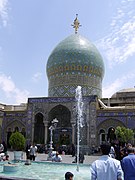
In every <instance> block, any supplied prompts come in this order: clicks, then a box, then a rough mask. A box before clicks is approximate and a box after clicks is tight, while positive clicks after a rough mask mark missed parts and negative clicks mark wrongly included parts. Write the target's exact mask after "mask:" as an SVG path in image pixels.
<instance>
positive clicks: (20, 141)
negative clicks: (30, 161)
mask: <svg viewBox="0 0 135 180" xmlns="http://www.w3.org/2000/svg"><path fill="white" fill-rule="evenodd" d="M25 141H26V140H25V137H24V136H23V135H22V134H21V133H20V132H17V131H16V132H14V133H12V134H11V136H10V138H9V144H10V145H11V146H12V148H13V149H14V150H17V151H20V150H23V149H24V147H25Z"/></svg>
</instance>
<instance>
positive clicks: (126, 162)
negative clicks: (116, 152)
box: [121, 147, 135, 180]
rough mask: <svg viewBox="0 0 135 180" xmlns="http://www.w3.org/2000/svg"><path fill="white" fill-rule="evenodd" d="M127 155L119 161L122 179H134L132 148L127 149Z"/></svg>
mask: <svg viewBox="0 0 135 180" xmlns="http://www.w3.org/2000/svg"><path fill="white" fill-rule="evenodd" d="M127 153H128V156H126V157H124V158H123V159H122V161H121V166H122V169H123V171H124V180H135V154H134V148H133V147H129V148H128V149H127Z"/></svg>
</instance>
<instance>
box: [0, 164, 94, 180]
mask: <svg viewBox="0 0 135 180" xmlns="http://www.w3.org/2000/svg"><path fill="white" fill-rule="evenodd" d="M5 163H6V164H7V162H0V179H12V180H13V179H15V180H22V179H25V180H44V179H47V180H52V179H53V180H63V179H64V175H65V173H66V172H68V171H70V172H72V173H73V174H74V179H76V180H85V179H90V166H89V165H88V164H80V167H79V172H78V171H76V164H67V163H52V162H43V161H40V162H36V161H35V162H31V165H29V166H27V165H25V161H20V162H18V163H15V164H17V165H18V167H17V168H18V169H17V171H14V172H13V171H12V172H11V171H3V168H4V164H5Z"/></svg>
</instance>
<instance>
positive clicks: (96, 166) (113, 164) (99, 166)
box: [90, 144, 123, 180]
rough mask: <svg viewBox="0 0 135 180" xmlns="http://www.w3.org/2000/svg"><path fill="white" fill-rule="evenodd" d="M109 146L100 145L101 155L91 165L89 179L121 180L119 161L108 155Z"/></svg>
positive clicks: (121, 172) (121, 173)
mask: <svg viewBox="0 0 135 180" xmlns="http://www.w3.org/2000/svg"><path fill="white" fill-rule="evenodd" d="M110 148H111V146H110V145H108V144H103V145H101V151H102V156H101V157H100V159H99V160H96V161H94V162H93V163H92V165H91V168H90V169H91V180H101V179H103V180H123V171H122V168H121V164H120V161H118V160H116V159H114V158H111V157H109V152H110Z"/></svg>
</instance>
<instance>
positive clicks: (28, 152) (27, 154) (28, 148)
mask: <svg viewBox="0 0 135 180" xmlns="http://www.w3.org/2000/svg"><path fill="white" fill-rule="evenodd" d="M30 146H31V145H29V144H27V145H26V149H25V151H26V159H30Z"/></svg>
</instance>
